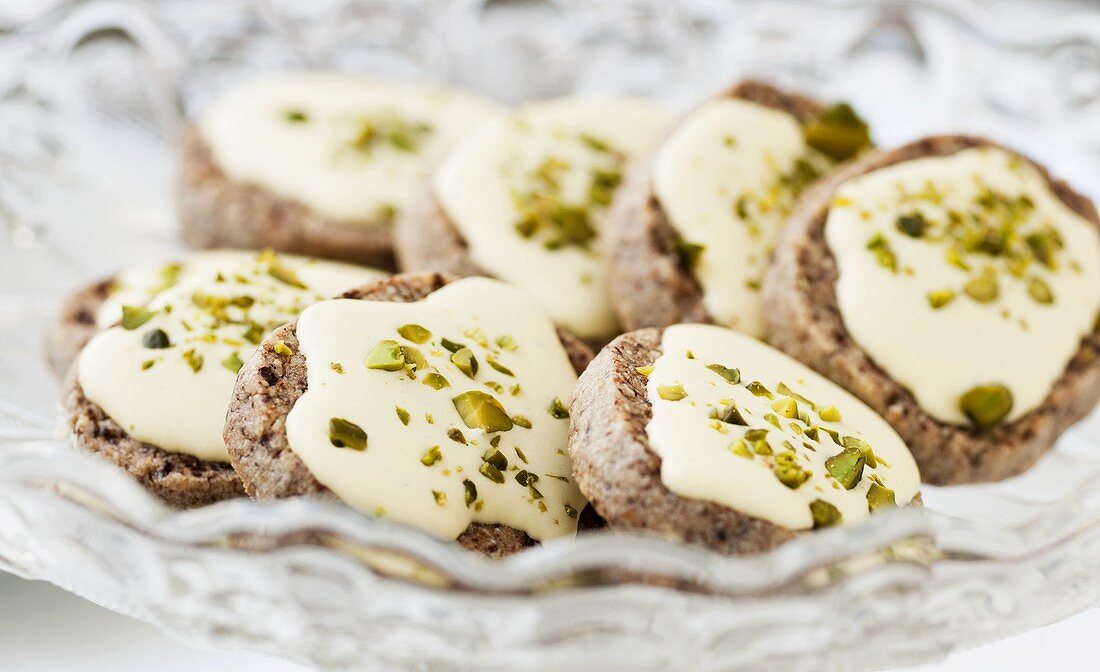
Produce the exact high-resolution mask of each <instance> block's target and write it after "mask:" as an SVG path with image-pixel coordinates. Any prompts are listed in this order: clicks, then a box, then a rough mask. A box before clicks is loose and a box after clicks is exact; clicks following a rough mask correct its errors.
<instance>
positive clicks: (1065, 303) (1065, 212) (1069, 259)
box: [825, 148, 1100, 423]
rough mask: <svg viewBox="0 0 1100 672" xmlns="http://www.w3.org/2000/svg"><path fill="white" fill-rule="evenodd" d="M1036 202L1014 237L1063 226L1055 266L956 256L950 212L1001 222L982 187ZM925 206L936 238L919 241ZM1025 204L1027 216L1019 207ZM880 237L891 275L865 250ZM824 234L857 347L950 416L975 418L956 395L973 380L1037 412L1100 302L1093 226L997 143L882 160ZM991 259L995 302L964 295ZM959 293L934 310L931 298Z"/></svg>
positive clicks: (1018, 408) (837, 209)
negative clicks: (1038, 287)
mask: <svg viewBox="0 0 1100 672" xmlns="http://www.w3.org/2000/svg"><path fill="white" fill-rule="evenodd" d="M989 193H993V194H1000V195H1003V196H1005V197H1008V198H1009V199H1019V198H1020V197H1026V199H1030V202H1031V203H1032V204H1033V207H1032V208H1026V207H1025V208H1024V209H1025V210H1026V213H1025V214H1024V215H1023V216H1022V219H1021V221H1020V222H1019V223H1018V224H1017V226H1016V229H1015V233H1014V236H1015V238H1014V240H1016V245H1017V246H1018V248H1019V249H1021V250H1027V249H1028V245H1027V244H1026V243H1025V241H1026V239H1027V236H1028V235H1029V234H1033V233H1035V232H1037V231H1041V230H1042V228H1043V227H1047V226H1049V227H1053V228H1054V229H1056V230H1057V234H1058V236H1060V237H1061V239H1062V241H1063V243H1064V247H1063V248H1062V249H1058V250H1055V251H1053V252H1052V257H1053V261H1054V264H1055V265H1056V269H1052V268H1048V267H1046V266H1044V264H1042V263H1040V262H1038V261H1035V260H1031V262H1030V263H1028V264H1027V265H1026V268H1025V269H1024V270H1023V271H1022V272H1020V273H1019V277H1017V276H1016V275H1013V273H1011V272H1009V267H1008V261H1007V260H1006V259H1004V258H1000V257H994V256H990V255H988V254H982V253H978V252H974V253H968V254H965V255H964V256H962V257H961V258H962V261H963V263H965V264H966V265H968V266H970V270H969V271H967V270H963V269H962V268H959V267H958V266H956V265H952V264H951V263H949V261H948V260H947V258H946V254H947V251H948V248H949V242H948V239H946V238H944V237H943V236H942V235H941V234H942V231H943V227H944V226H945V225H946V224H945V223H946V222H947V221H949V219H950V217H951V215H950V214H949V213H950V212H952V211H955V212H957V213H961V214H962V216H963V218H964V219H965V221H973V220H972V219H971V217H972V216H975V215H976V216H977V217H979V218H981V220H982V221H986V222H1001V221H1003V220H1002V219H997V218H996V217H999V215H996V212H997V211H996V210H987V209H985V208H982V207H980V206H979V205H977V204H976V203H977V199H980V198H982V195H983V194H989ZM914 212H919V213H921V214H922V215H923V217H924V218H925V219H926V220H927V221H928V222H930V223H932V225H933V227H934V231H935V232H936V234H935V235H936V237H938V238H939V239H930V238H929V237H928V236H925V237H922V238H913V237H910V236H908V235H906V234H905V233H903V232H902V231H901V230H899V229H898V227H897V225H896V222H897V220H898V217H899V216H903V215H910V214H912V213H914ZM1021 212H1023V210H1021ZM875 234H879V235H881V237H882V239H883V240H885V241H886V244H887V246H888V248H889V251H890V252H892V254H893V255H894V256H895V258H896V267H897V271H896V272H892V271H891V270H890V269H889V268H887V267H886V266H884V265H883V264H882V263H880V261H879V258H878V257H877V256H876V254H875V253H874V252H872V251H869V250H868V243H869V241H870V240H871V237H872V236H874V235H875ZM825 238H826V241H827V242H828V245H829V248H830V250H832V253H833V255H834V256H835V257H836V260H837V267H838V270H839V278H838V280H837V285H836V296H837V303H838V304H839V307H840V313H841V316H842V318H843V320H844V324H845V326H846V328H847V329H848V332H849V333H850V334H851V336H852V338H853V339H854V340H855V342H856V343H857V344H858V345H859V346H860V347H861V348H862V349H863V350H864V351H865V352H866V353H867V354H868V355H869V356H870V357H871V359H873V360H874V361H875V363H876V364H878V365H879V366H880V367H881V368H882V369H883V370H884V371H885V372H886V373H888V374H889V375H890V376H891V377H892V378H894V379H895V380H896V381H898V382H899V383H900V384H902V385H903V386H905V387H906V388H908V389H909V390H910V391H911V392H912V393H913V395H914V396H915V397H916V400H917V402H918V403H919V404H920V406H921V408H923V409H924V410H925V411H927V412H928V413H929V414H930V415H932V416H933V417H935V418H937V419H939V420H941V421H943V422H948V423H965V422H966V417H965V416H964V414H963V413H962V411H961V410H960V408H959V399H960V397H961V396H962V395H963V394H964V393H965V392H966V391H967V390H969V389H970V388H972V387H974V386H977V385H987V384H999V385H1004V386H1005V387H1007V388H1008V389H1009V390H1010V391H1011V393H1012V397H1013V400H1014V403H1013V406H1012V410H1011V413H1010V414H1009V415H1008V416H1007V418H1006V421H1011V420H1014V419H1016V418H1019V417H1020V416H1021V415H1023V414H1025V413H1027V412H1028V411H1030V410H1032V409H1034V408H1036V407H1037V406H1039V405H1040V404H1041V403H1042V401H1043V399H1044V398H1045V397H1046V395H1047V393H1048V392H1049V391H1050V389H1051V386H1052V385H1053V384H1054V382H1055V381H1056V380H1057V379H1058V378H1059V377H1060V376H1061V375H1062V374H1063V372H1064V371H1065V367H1066V364H1067V363H1068V362H1069V360H1070V359H1071V358H1072V356H1073V354H1074V353H1075V352H1076V351H1077V349H1078V348H1079V347H1080V341H1081V338H1082V336H1084V335H1086V334H1088V333H1090V332H1091V331H1092V328H1093V323H1094V320H1095V318H1096V314H1097V309H1098V308H1100V239H1098V237H1097V231H1096V227H1095V226H1094V225H1093V224H1091V223H1090V222H1088V221H1087V220H1085V219H1084V218H1082V217H1081V216H1079V215H1077V214H1076V213H1074V212H1073V211H1071V210H1070V209H1069V208H1068V207H1067V206H1066V205H1065V204H1064V203H1062V202H1061V201H1060V200H1059V199H1058V198H1057V197H1056V196H1055V195H1054V194H1053V193H1052V192H1051V190H1050V188H1049V187H1048V185H1047V184H1046V182H1045V180H1044V179H1043V177H1042V176H1041V175H1040V173H1039V172H1038V171H1037V170H1036V169H1035V168H1034V167H1033V166H1032V165H1031V164H1030V163H1028V162H1027V161H1025V160H1023V159H1021V158H1019V157H1017V156H1015V155H1013V154H1011V153H1009V152H1006V151H1004V150H1000V149H992V148H981V149H968V150H965V151H962V152H959V153H957V154H953V155H950V156H945V157H929V158H922V159H916V160H913V161H906V162H904V163H900V164H895V165H893V166H889V167H886V168H881V169H879V170H876V171H874V172H871V173H868V174H866V175H863V176H860V177H857V178H854V179H852V180H850V181H848V182H846V183H845V184H843V185H842V186H841V187H840V188H839V189H838V190H837V192H836V194H835V199H834V204H833V206H832V207H831V209H830V210H829V213H828V219H827V221H826V225H825ZM986 266H992V267H993V268H994V269H995V271H996V277H997V278H998V283H999V294H998V296H997V298H996V299H995V300H993V301H990V302H980V301H977V300H974V299H973V298H971V297H970V296H969V295H967V293H966V292H965V291H964V290H963V288H964V286H965V285H966V283H967V282H968V280H970V279H972V278H974V277H976V276H978V275H979V274H980V273H981V272H982V270H983V268H984V267H986ZM1033 278H1038V279H1040V280H1041V281H1042V282H1044V283H1046V285H1047V286H1048V287H1049V289H1050V292H1051V293H1052V294H1053V303H1050V304H1044V303H1040V302H1039V301H1037V300H1035V299H1034V298H1033V297H1032V296H1031V295H1030V294H1029V287H1031V283H1032V282H1033ZM943 290H951V291H953V292H955V294H956V297H955V298H954V299H953V300H951V301H950V302H949V303H947V304H946V305H944V306H942V307H940V308H938V309H933V307H932V305H931V303H930V299H929V293H930V292H936V291H943Z"/></svg>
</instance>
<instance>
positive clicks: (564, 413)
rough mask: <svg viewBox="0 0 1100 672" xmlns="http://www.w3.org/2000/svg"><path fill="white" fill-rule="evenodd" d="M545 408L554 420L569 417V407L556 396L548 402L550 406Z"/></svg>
mask: <svg viewBox="0 0 1100 672" xmlns="http://www.w3.org/2000/svg"><path fill="white" fill-rule="evenodd" d="M546 410H547V411H548V412H549V413H550V417H552V418H554V419H555V420H565V419H566V418H568V417H569V409H568V408H566V407H565V404H563V403H562V402H561V399H559V398H557V397H554V400H553V401H551V402H550V407H549V408H548V409H546Z"/></svg>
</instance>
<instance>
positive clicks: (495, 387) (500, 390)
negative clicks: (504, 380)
mask: <svg viewBox="0 0 1100 672" xmlns="http://www.w3.org/2000/svg"><path fill="white" fill-rule="evenodd" d="M485 387H487V388H489V389H490V390H492V391H493V392H496V393H497V394H504V386H503V385H501V384H500V383H497V382H494V381H492V380H487V381H485Z"/></svg>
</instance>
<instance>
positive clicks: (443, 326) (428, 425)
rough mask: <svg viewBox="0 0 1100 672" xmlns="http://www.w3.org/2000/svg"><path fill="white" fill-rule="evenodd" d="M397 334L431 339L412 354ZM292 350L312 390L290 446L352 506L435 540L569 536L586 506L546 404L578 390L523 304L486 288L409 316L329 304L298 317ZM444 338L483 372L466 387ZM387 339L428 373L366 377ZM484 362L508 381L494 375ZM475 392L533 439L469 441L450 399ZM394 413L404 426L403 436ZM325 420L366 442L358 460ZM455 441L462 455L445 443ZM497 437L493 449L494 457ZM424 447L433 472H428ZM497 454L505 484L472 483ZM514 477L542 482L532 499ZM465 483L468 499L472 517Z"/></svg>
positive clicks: (477, 437)
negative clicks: (352, 429)
mask: <svg viewBox="0 0 1100 672" xmlns="http://www.w3.org/2000/svg"><path fill="white" fill-rule="evenodd" d="M406 324H414V325H419V326H421V327H423V328H425V329H427V330H428V331H430V332H431V333H430V337H428V340H427V341H426V342H424V343H419V342H416V341H413V340H409V339H408V338H405V337H403V336H401V335H400V334H399V333H398V329H399V328H400V327H402V326H403V325H406ZM475 330H477V331H475ZM297 336H298V342H299V347H300V349H301V352H302V354H303V355H304V356H305V358H306V362H307V366H308V387H307V390H306V392H305V394H303V395H302V397H301V398H300V399H298V401H297V403H295V405H294V408H293V409H291V411H290V414H289V415H288V416H287V420H286V430H287V438H288V440H289V442H290V446H291V448H292V449H293V450H294V453H295V455H297V456H298V457H299V458H301V460H302V461H303V462H304V463H305V464H306V466H307V467H308V468H309V470H310V472H312V473H313V475H314V476H315V477H316V478H317V480H319V481H320V482H321V483H323V484H324V485H325V486H326V487H328V488H329V489H330V490H332V491H333V492H334V493H336V495H337V496H338V497H339V498H340V499H342V500H343V501H344V502H346V503H347V504H348V505H349V506H351V507H353V508H355V509H358V510H359V511H362V512H364V513H366V514H368V515H384V516H385V517H386V518H388V519H392V520H396V521H399V522H402V523H406V524H409V525H413V526H416V527H418V528H421V529H423V530H426V531H428V532H430V533H432V534H434V535H437V536H439V537H442V538H444V539H455V538H457V537H458V536H459V535H460V534H461V533H462V532H463V531H464V530H465V529H466V528H467V527H468V526H469V524H470V523H472V522H480V523H501V524H504V525H508V526H510V527H513V528H516V529H519V530H523V531H524V532H526V533H527V534H528V535H529V536H531V537H532V538H534V539H537V540H546V539H551V538H554V537H560V536H566V535H573V534H574V533H575V532H576V529H577V514H578V512H580V511H581V510H582V509H583V508H584V504H585V501H584V498H583V496H582V495H581V494H580V491H579V490H578V489H577V486H576V485H575V484H574V483H573V477H572V471H571V466H570V461H569V458H568V457H567V455H566V452H565V447H566V441H567V436H568V431H569V420H568V418H567V417H563V418H556V417H553V416H552V415H551V413H550V411H549V410H548V409H549V407H550V406H551V404H552V403H553V402H554V400H555V399H558V400H560V401H561V404H562V405H563V407H564V408H568V405H569V402H570V399H571V397H572V393H573V386H574V385H575V383H576V379H577V376H576V373H575V372H574V371H573V367H572V366H571V365H570V363H569V358H568V356H567V354H566V352H565V349H564V348H563V347H562V345H561V342H560V341H559V339H558V335H557V331H556V329H555V328H554V325H553V324H552V322H551V321H550V319H549V317H548V316H547V315H546V313H545V311H544V310H543V309H542V308H541V307H540V306H538V304H537V303H536V302H535V301H533V300H532V298H531V297H530V296H529V295H528V294H526V293H524V292H522V291H520V290H518V289H515V288H513V287H509V286H508V285H505V284H504V283H502V282H498V281H495V280H489V279H486V278H469V279H465V280H460V281H457V282H454V283H451V284H449V285H446V286H445V287H443V288H441V289H439V290H436V291H435V292H433V293H432V294H430V295H429V296H428V297H427V298H425V299H424V300H422V301H417V302H415V303H392V302H379V301H357V300H350V299H337V300H332V301H324V302H321V303H318V304H316V305H314V306H311V307H310V308H308V309H306V310H305V311H304V312H303V313H302V315H301V317H300V318H299V320H298V325H297ZM502 337H511V339H512V342H513V343H514V348H512V349H508V348H507V347H503V346H502V345H500V344H499V343H498V339H501V338H502ZM443 338H446V339H449V340H450V341H453V342H456V343H461V344H463V345H465V346H467V347H469V348H470V349H471V350H472V351H473V353H474V356H475V358H476V359H477V361H478V363H479V366H478V369H477V371H476V373H475V377H474V378H470V377H469V376H468V375H466V374H464V373H463V372H462V371H461V370H460V369H459V368H458V367H457V366H456V365H455V364H454V363H453V362H452V361H451V359H450V357H451V352H450V351H448V350H447V349H445V347H444V346H443V344H442V342H441V341H442V339H443ZM390 339H392V340H394V341H397V342H398V343H399V344H400V345H401V346H403V347H406V348H408V347H413V348H416V349H417V350H418V351H419V352H420V353H421V354H422V355H423V356H424V357H425V358H426V359H427V361H428V364H429V367H428V368H427V369H421V370H414V371H408V370H396V371H389V370H380V369H370V368H367V366H366V363H365V362H366V360H367V359H368V357H369V356H370V355H371V353H372V352H373V350H374V348H375V347H376V346H377V345H378V344H379V343H380V342H381V341H384V340H390ZM500 343H505V341H500ZM490 356H492V357H493V358H494V361H495V362H496V363H497V365H499V366H502V367H504V368H506V369H507V370H508V371H510V372H511V373H512V374H513V375H508V374H507V373H504V372H502V371H500V370H498V369H497V368H495V367H494V366H493V365H492V364H490V361H489V357H490ZM334 364H335V365H338V366H334ZM432 374H441V375H442V376H443V377H444V378H445V379H446V381H447V382H448V384H449V385H448V386H446V387H442V388H440V389H435V388H433V387H431V386H429V385H427V384H425V382H424V381H425V379H426V378H427V376H429V375H432ZM517 384H518V385H519V386H520V387H519V388H518V389H515V388H514V387H513V386H515V385H517ZM497 385H499V386H500V387H499V388H498V387H497ZM471 390H477V391H480V392H483V393H486V394H490V395H492V396H493V397H494V398H495V399H497V400H498V402H499V403H501V404H502V405H503V407H504V408H505V409H506V411H507V414H508V415H509V416H511V417H513V418H515V417H517V416H524V417H526V418H527V419H528V420H529V421H530V425H531V426H530V428H524V427H521V426H520V425H519V424H516V425H515V426H513V427H512V428H511V429H509V430H505V431H500V432H487V431H485V430H483V429H475V428H471V427H469V426H468V425H467V424H465V423H464V421H463V420H462V418H461V417H460V415H459V413H458V412H457V410H456V407H455V404H454V403H453V402H452V399H453V398H454V397H456V396H457V395H460V394H463V393H465V392H467V391H471ZM398 409H401V410H402V411H403V412H404V413H405V414H407V415H406V416H405V417H406V418H407V420H408V422H407V423H406V422H405V421H404V420H403V419H402V415H401V413H400V412H399V411H398ZM429 417H430V418H431V422H429ZM332 418H340V419H342V420H347V421H350V422H352V423H354V424H355V425H357V426H358V427H360V428H361V429H362V430H363V431H364V432H366V434H367V446H366V449H365V450H362V451H360V450H354V449H351V448H347V447H336V446H335V445H334V444H333V442H332V441H331V440H330V433H329V424H330V421H331V420H332ZM456 429H457V430H458V431H460V432H461V433H462V438H463V440H465V441H466V442H467V443H465V444H464V443H461V442H459V441H456V440H454V439H453V438H450V437H449V436H448V432H449V431H450V430H456ZM494 437H500V438H499V443H498V445H497V446H495V448H494V447H493V446H492V445H491V443H490V441H491V440H493V438H494ZM433 446H437V447H438V449H439V455H438V458H437V459H436V460H435V461H432V460H431V459H427V460H426V461H427V462H428V464H425V462H424V461H422V460H425V459H426V458H425V456H426V454H427V453H428V451H429V450H430V449H431V448H432V447H433ZM517 449H518V450H517ZM493 450H498V451H499V452H500V454H501V455H502V456H503V457H504V459H505V460H506V461H507V466H506V467H505V468H504V469H503V470H502V475H503V483H498V482H496V481H494V480H492V479H491V478H490V477H489V476H488V475H486V474H484V473H482V472H481V471H479V469H482V468H483V464H485V462H484V461H483V459H482V457H483V455H484V454H485V453H486V451H493ZM521 455H522V456H521ZM521 470H525V471H527V472H529V473H530V474H534V475H536V476H537V477H538V480H537V482H534V486H535V488H534V490H532V489H530V488H529V487H526V486H524V485H522V484H521V483H520V482H519V481H518V480H517V475H518V474H520V471H521ZM521 478H522V477H521ZM466 480H469V481H470V482H471V483H472V484H473V485H474V486H475V488H476V492H477V498H476V500H474V501H473V502H471V503H470V504H469V505H468V504H467V502H466V486H465V485H464V481H466ZM536 494H538V495H540V497H536V496H535V495H536ZM570 508H571V511H570Z"/></svg>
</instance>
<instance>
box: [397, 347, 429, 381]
mask: <svg viewBox="0 0 1100 672" xmlns="http://www.w3.org/2000/svg"><path fill="white" fill-rule="evenodd" d="M401 357H402V358H404V360H405V366H404V368H405V369H407V370H408V371H409V372H410V374H411V373H412V372H413V371H423V370H424V369H426V368H428V360H427V359H426V358H425V357H424V353H422V352H420V350H418V349H417V348H414V347H412V346H411V345H402V346H401ZM409 377H410V378H411V377H412V376H411V375H410V376H409Z"/></svg>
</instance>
